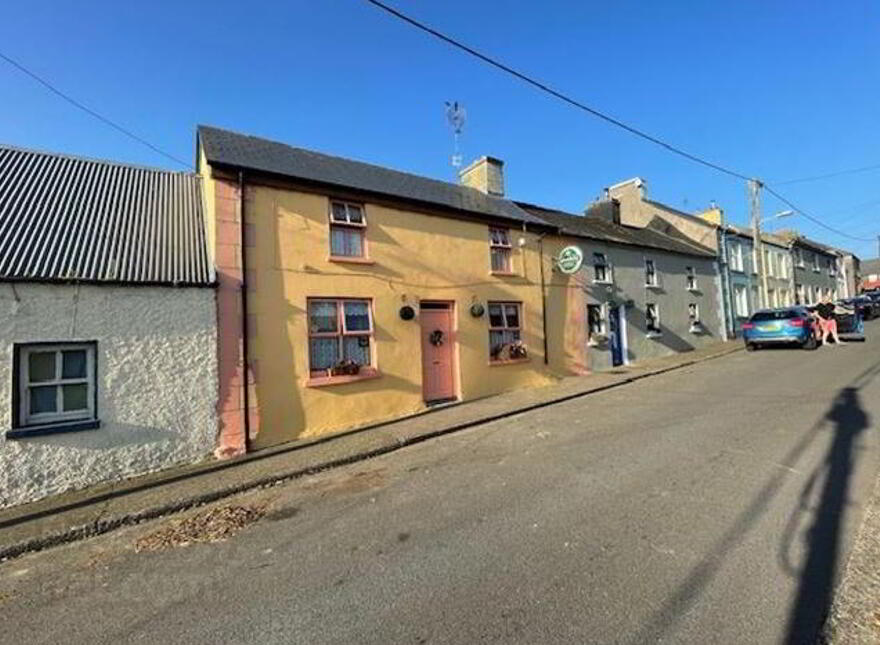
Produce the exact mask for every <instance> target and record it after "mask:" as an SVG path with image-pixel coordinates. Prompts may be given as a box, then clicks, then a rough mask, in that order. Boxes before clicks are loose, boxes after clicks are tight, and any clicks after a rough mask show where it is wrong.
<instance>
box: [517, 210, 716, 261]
mask: <svg viewBox="0 0 880 645" xmlns="http://www.w3.org/2000/svg"><path fill="white" fill-rule="evenodd" d="M518 203H519V205H520V206H521V207H523V208H524V209H526V210H528V211H529V212H530V213H532V214H533V215H535V216H537V217H540V218H541V219H543V220H544V221H546V222H547V223H548V224H550V225H552V226H556V227H558V228H559V229H560V231H561V232H562V233H563V234H567V235H573V236H575V237H584V238H588V239H592V240H599V241H602V242H612V243H616V244H624V245H626V246H638V247H645V248H649V249H659V250H662V251H669V252H670V253H678V254H681V255H692V256H697V257H704V258H714V257H715V253H714V252H713V251H712V250H711V249H708V248H706V247H704V246H702V245H699V244H697V243H695V242H684V241H682V240H679V239H676V238H672V237H669V236H668V235H665V234H664V233H662V232H660V231H656V230H654V229H652V228H636V227H633V226H623V225H621V224H615V223H614V222H611V221H608V220H607V219H604V218H603V217H599V216H596V215H590V216H584V215H574V214H571V213H565V212H563V211H559V210H555V209H551V208H544V207H542V206H535V205H534V204H526V203H524V202H518Z"/></svg>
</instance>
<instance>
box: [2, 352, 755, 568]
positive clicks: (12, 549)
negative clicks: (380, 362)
mask: <svg viewBox="0 0 880 645" xmlns="http://www.w3.org/2000/svg"><path fill="white" fill-rule="evenodd" d="M742 349H743V348H742V346H741V345H740V346H737V347H732V348H731V347H728V348H725V349H724V350H722V351H720V352H717V353H714V354H709V355H706V356H700V357H697V358H694V359H691V360H687V361H684V362H682V363H676V364H674V365H668V366H664V367H658V368H656V369H649V370H646V371H645V372H643V373H641V374H633V375H631V376H627V377H625V378H622V379H620V380H617V381H614V382H613V383H607V384H604V385H599V386H596V387H592V388H587V389H584V390H581V391H578V392H573V393H570V394H565V395H562V396H558V397H551V398H549V399H545V400H543V401H538V402H536V403H531V404H528V405H524V406H520V407H517V408H514V409H509V410H505V411H504V412H500V413H497V414H490V415H485V416H482V417H479V418H476V419H471V420H468V421H465V422H462V423H459V424H454V425H451V426H448V427H445V428H441V429H438V430H435V431H431V432H425V433H420V434H418V435H414V436H411V437H403V438H397V439H393V440H390V441H387V443H384V444H383V445H380V446H378V447H376V448H372V449H370V450H363V451H361V452H357V453H352V454H349V455H346V456H344V457H340V458H338V459H331V460H328V461H325V462H322V463H318V464H315V465H314V466H309V467H306V468H297V469H294V470H290V471H282V472H277V473H273V474H271V475H266V476H264V477H259V478H255V479H252V480H249V481H247V482H243V483H241V484H237V485H235V486H227V487H224V488H220V489H216V490H210V491H206V492H204V493H200V494H198V495H192V496H190V497H186V498H181V499H177V500H175V501H173V502H169V503H166V504H156V505H154V506H151V507H149V508H144V509H141V510H137V511H131V512H128V513H121V514H118V515H116V516H113V517H106V518H103V517H99V518H97V519H96V520H94V521H92V522H89V523H86V524H80V525H78V526H73V527H68V528H66V529H64V530H62V531H57V532H55V533H50V534H43V535H40V536H38V537H33V538H30V539H27V540H20V541H18V542H16V543H14V544H4V545H0V562H5V561H7V560H11V559H13V558H16V557H19V556H21V555H24V554H26V553H32V552H35V551H41V550H43V549H46V548H49V547H53V546H60V545H62V544H67V543H70V542H75V541H78V540H82V539H85V538H89V537H94V536H97V535H101V534H103V533H108V532H110V531H113V530H115V529H118V528H122V527H125V526H133V525H135V524H139V523H141V522H144V521H147V520H152V519H156V518H159V517H163V516H165V515H170V514H172V513H178V512H181V511H185V510H188V509H191V508H195V507H198V506H203V505H205V504H210V503H212V502H216V501H219V500H221V499H224V498H226V497H231V496H233V495H237V494H239V493H244V492H247V491H250V490H256V489H259V488H265V487H269V486H274V485H277V484H280V483H283V482H286V481H291V480H294V479H299V478H301V477H307V476H309V475H314V474H317V473H321V472H323V471H326V470H330V469H333V468H339V467H341V466H347V465H349V464H352V463H356V462H359V461H365V460H367V459H372V458H374V457H379V456H381V455H385V454H388V453H390V452H394V451H397V450H400V449H401V448H405V447H407V446H413V445H416V444H419V443H422V442H424V441H428V440H431V439H436V438H438V437H442V436H444V435H448V434H452V433H455V432H461V431H462V430H466V429H468V428H473V427H476V426H479V425H483V424H486V423H492V422H494V421H499V420H501V419H507V418H511V417H514V416H517V415H520V414H525V413H527V412H531V411H533V410H537V409H540V408H544V407H548V406H550V405H555V404H557V403H564V402H566V401H571V400H574V399H578V398H581V397H584V396H589V395H590V394H597V393H599V392H604V391H607V390H610V389H613V388H616V387H620V386H623V385H627V384H629V383H634V382H636V381H640V380H642V379H645V378H648V377H650V376H658V375H660V374H665V373H668V372H672V371H675V370H679V369H683V368H685V367H689V366H691V365H695V364H697V363H703V362H706V361H710V360H713V359H716V358H721V357H723V356H727V355H729V354H733V353H735V352H739V351H742ZM382 425H385V424H382ZM350 434H351V433H341V434H340V435H334V436H333V437H328V438H327V439H324V440H319V441H317V442H314V443H323V442H324V441H327V440H332V439H333V438H339V437H340V436H346V435H350ZM308 445H314V444H313V443H310V444H308ZM306 447H307V446H306ZM283 452H284V450H278V451H273V452H272V453H271V455H269V456H272V455H278V454H283ZM250 461H251V460H241V462H240V463H242V464H243V463H249V462H250ZM229 466H230V464H228V463H227V464H224V467H225V468H228V467H229ZM225 468H224V469H225ZM204 472H205V471H204V470H199V471H195V472H193V473H192V476H197V475H200V474H204ZM159 486H161V484H159ZM62 512H63V511H62Z"/></svg>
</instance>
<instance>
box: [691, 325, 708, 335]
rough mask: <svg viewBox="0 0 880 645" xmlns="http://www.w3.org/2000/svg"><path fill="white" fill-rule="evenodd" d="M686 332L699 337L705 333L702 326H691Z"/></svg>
mask: <svg viewBox="0 0 880 645" xmlns="http://www.w3.org/2000/svg"><path fill="white" fill-rule="evenodd" d="M688 331H689V332H690V333H692V334H697V335H701V334H705V333H706V330H705V329H703V326H702V325H699V324H697V325H691V326H690V328H689V329H688Z"/></svg>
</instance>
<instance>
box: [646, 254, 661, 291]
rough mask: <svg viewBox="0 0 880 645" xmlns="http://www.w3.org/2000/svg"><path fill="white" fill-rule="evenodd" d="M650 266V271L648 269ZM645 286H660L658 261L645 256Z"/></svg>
mask: <svg viewBox="0 0 880 645" xmlns="http://www.w3.org/2000/svg"><path fill="white" fill-rule="evenodd" d="M649 266H650V268H651V270H650V271H649V270H648V267H649ZM645 286H646V287H648V288H657V287H659V286H660V279H659V278H658V277H657V263H656V262H655V261H654V260H653V259H652V258H645Z"/></svg>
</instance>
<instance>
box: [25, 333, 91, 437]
mask: <svg viewBox="0 0 880 645" xmlns="http://www.w3.org/2000/svg"><path fill="white" fill-rule="evenodd" d="M95 347H96V345H95V343H94V342H79V343H57V344H56V343H28V344H24V343H23V344H21V345H18V346H17V350H18V419H17V421H18V427H20V428H31V427H34V426H45V425H55V424H63V423H68V422H72V421H92V420H94V419H95V392H96V391H97V389H96V388H97V383H96V382H95V380H96V371H95ZM71 350H74V351H85V353H86V375H85V377H77V378H68V379H65V378H63V377H62V375H61V370H62V368H63V367H62V366H63V358H62V352H64V351H71ZM46 352H55V378H54V379H51V380H48V381H34V382H31V380H30V375H29V367H30V360H29V359H30V355H31V354H39V353H46ZM82 383H85V384H86V385H87V388H86V406H87V407H86V408H85V409H83V410H70V411H68V412H64V411H63V407H64V406H63V398H62V397H63V395H62V391H63V388H62V386H63V385H78V384H82ZM42 386H54V387H55V388H56V393H55V396H56V406H55V407H56V411H55V412H37V413H34V414H31V412H30V406H31V397H30V389H31V388H32V387H42Z"/></svg>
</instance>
